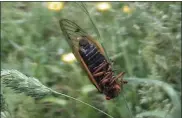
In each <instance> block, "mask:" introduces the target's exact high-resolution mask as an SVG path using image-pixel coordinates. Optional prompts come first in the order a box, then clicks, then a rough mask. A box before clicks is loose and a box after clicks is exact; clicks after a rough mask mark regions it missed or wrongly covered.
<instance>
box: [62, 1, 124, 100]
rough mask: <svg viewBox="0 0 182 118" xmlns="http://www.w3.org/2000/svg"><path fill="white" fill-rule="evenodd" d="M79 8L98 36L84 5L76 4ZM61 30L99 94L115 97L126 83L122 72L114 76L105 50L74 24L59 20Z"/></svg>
mask: <svg viewBox="0 0 182 118" xmlns="http://www.w3.org/2000/svg"><path fill="white" fill-rule="evenodd" d="M77 4H78V5H79V6H80V8H82V9H83V11H84V12H85V13H86V14H87V15H88V17H89V19H90V21H91V23H92V25H93V26H94V27H93V28H95V30H96V31H97V32H96V33H97V35H99V32H98V29H97V28H96V26H95V24H94V23H93V20H92V19H91V17H90V15H89V12H88V10H87V9H86V7H85V5H84V4H83V3H82V4H81V5H80V4H79V3H77ZM59 23H60V27H61V30H62V32H63V34H64V36H65V38H66V40H67V42H68V44H69V46H70V47H71V48H72V52H73V54H74V55H75V57H76V58H77V60H78V61H79V62H80V64H81V66H82V67H83V69H84V70H85V72H86V73H87V75H88V78H89V79H90V81H91V82H92V83H93V85H95V87H96V88H97V89H98V91H99V92H100V93H103V94H105V96H106V99H107V100H110V99H113V98H115V97H117V96H118V95H119V93H120V91H121V88H122V87H123V84H126V83H127V81H125V80H123V79H120V81H119V80H118V79H119V78H122V77H123V75H124V72H120V73H119V74H118V75H115V74H114V71H113V68H112V63H111V62H110V59H108V58H106V57H108V56H106V55H107V53H106V52H105V48H104V47H103V46H102V45H101V44H100V43H99V42H98V40H96V39H94V38H93V37H92V36H90V35H89V34H88V33H87V32H85V30H84V29H82V28H81V27H80V26H79V25H77V24H76V23H75V22H73V21H71V20H68V19H61V20H60V21H59Z"/></svg>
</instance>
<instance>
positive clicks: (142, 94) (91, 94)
mask: <svg viewBox="0 0 182 118" xmlns="http://www.w3.org/2000/svg"><path fill="white" fill-rule="evenodd" d="M85 3H86V5H87V9H88V10H89V12H90V14H91V16H92V18H93V19H95V21H96V22H95V23H96V25H97V27H98V30H99V32H100V33H101V35H102V40H101V41H100V42H102V43H103V45H104V46H105V48H106V49H107V50H106V51H107V53H108V55H109V57H110V58H111V59H112V60H114V62H115V63H114V68H115V69H117V70H116V73H118V72H120V71H125V72H126V73H127V74H126V75H125V77H124V79H126V80H130V81H129V83H128V84H127V85H125V86H124V87H123V89H124V93H125V94H124V95H125V96H126V100H127V103H128V105H129V107H130V109H131V112H132V114H133V116H136V117H143V118H144V117H147V118H154V117H155V118H158V117H160V118H164V117H165V116H166V118H168V117H172V118H173V117H175V118H180V117H181V112H180V109H181V106H179V105H176V103H180V102H181V99H180V98H181V79H180V78H181V56H180V54H181V40H180V39H181V5H180V2H165V3H162V2H110V4H111V5H112V8H111V9H109V10H107V11H103V12H101V11H98V10H97V8H96V3H95V2H85ZM124 6H128V7H129V8H130V9H131V11H130V12H128V13H127V12H124V11H123V10H122V8H123V7H124ZM61 18H67V19H70V20H74V21H76V22H77V23H78V25H79V26H81V27H82V28H84V29H85V30H86V31H87V32H89V33H90V35H91V36H93V37H95V38H96V33H95V31H94V29H93V26H92V25H91V22H90V20H89V19H88V17H87V16H86V14H84V12H83V11H82V9H81V8H79V6H78V5H76V4H75V3H74V2H66V3H65V4H64V8H63V9H62V10H60V11H54V10H50V9H48V8H47V7H46V3H45V2H1V68H3V69H16V70H18V71H20V72H22V73H24V74H26V75H28V76H33V77H36V78H39V79H40V81H41V82H42V83H43V84H44V85H46V86H48V87H50V88H52V89H54V90H56V91H59V92H62V93H65V94H67V95H71V96H73V97H75V98H78V99H80V100H83V101H85V102H87V103H89V104H91V105H93V106H96V107H98V108H100V109H102V110H103V111H105V112H107V113H109V114H110V115H112V116H114V117H115V118H128V117H129V114H131V113H130V112H129V110H128V109H127V107H126V105H125V100H124V98H123V97H122V95H120V96H119V97H118V98H116V99H114V100H111V101H106V100H105V98H104V96H103V95H100V94H99V93H98V92H97V90H96V88H94V86H92V85H91V83H90V81H89V79H88V77H87V76H86V74H85V73H84V71H83V70H82V69H81V67H80V65H79V64H78V63H77V62H75V63H64V62H63V61H62V60H61V55H62V54H66V53H69V52H71V50H70V47H69V45H68V44H67V42H66V40H65V38H64V36H63V34H62V32H61V30H60V27H59V22H58V21H59V19H61ZM131 77H132V78H133V79H130V78H131ZM140 79H143V80H144V81H139V80H140ZM149 80H150V81H149ZM152 80H157V81H152ZM137 81H138V82H137ZM151 81H152V82H151ZM159 82H162V84H160V85H159V84H158V83H159ZM169 90H172V91H169ZM2 95H3V97H2V96H1V98H3V103H4V101H6V104H7V105H6V107H5V108H7V109H8V110H7V111H9V112H10V113H11V117H13V118H68V117H69V118H77V117H80V118H102V117H103V118H105V117H107V116H105V115H103V114H101V113H99V112H98V111H95V110H94V109H91V108H88V107H87V106H85V105H83V104H80V103H77V102H76V101H73V100H71V99H67V98H65V97H62V98H56V97H54V98H44V99H42V101H37V100H34V99H32V98H30V97H27V96H25V95H24V94H13V92H12V91H11V90H9V89H3V94H2ZM173 95H177V97H178V98H176V100H179V101H175V102H174V100H173V98H174V97H176V96H173ZM174 99H175V98H174ZM1 101H2V100H1ZM3 109H4V107H3ZM155 111H157V112H155Z"/></svg>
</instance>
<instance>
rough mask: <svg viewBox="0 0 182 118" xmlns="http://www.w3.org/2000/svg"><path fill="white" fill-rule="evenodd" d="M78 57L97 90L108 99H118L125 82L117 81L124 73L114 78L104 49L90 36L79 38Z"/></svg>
mask: <svg viewBox="0 0 182 118" xmlns="http://www.w3.org/2000/svg"><path fill="white" fill-rule="evenodd" d="M78 47H79V48H78V53H77V54H78V55H79V57H80V58H81V63H82V65H83V66H84V67H85V69H86V71H87V73H88V75H89V78H90V80H91V81H92V83H93V84H94V85H95V86H96V87H97V89H98V90H99V91H100V92H102V93H104V94H105V95H106V99H108V100H109V99H112V98H114V97H116V96H117V95H118V94H119V92H120V89H121V88H120V86H122V84H123V82H118V81H117V79H118V78H120V77H121V76H123V74H124V73H123V72H122V73H120V74H119V75H117V76H116V77H115V76H114V73H113V71H112V67H111V64H110V63H109V62H108V60H107V59H106V58H105V56H104V50H103V48H102V47H101V46H100V45H99V44H98V43H97V42H95V41H94V40H93V39H92V38H91V37H90V36H82V37H79V41H78Z"/></svg>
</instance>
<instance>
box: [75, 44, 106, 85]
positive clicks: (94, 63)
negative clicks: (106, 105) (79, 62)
mask: <svg viewBox="0 0 182 118" xmlns="http://www.w3.org/2000/svg"><path fill="white" fill-rule="evenodd" d="M79 53H80V55H81V57H82V58H83V60H84V62H85V64H86V65H87V67H88V69H89V70H90V72H91V73H92V74H93V72H94V71H95V70H96V69H97V68H98V66H99V65H100V64H101V63H103V62H104V61H105V60H106V59H105V57H104V56H103V55H102V54H101V53H100V52H99V51H98V49H97V48H96V47H95V46H94V45H93V44H89V45H87V46H86V47H84V48H80V50H79ZM94 79H95V80H96V82H97V83H99V82H100V80H101V79H102V77H98V78H94Z"/></svg>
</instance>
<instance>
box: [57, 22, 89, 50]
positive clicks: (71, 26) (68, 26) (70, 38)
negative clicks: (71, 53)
mask: <svg viewBox="0 0 182 118" xmlns="http://www.w3.org/2000/svg"><path fill="white" fill-rule="evenodd" d="M59 24H60V27H61V30H62V32H63V34H64V36H65V38H66V40H67V42H68V44H69V45H70V47H71V48H72V49H73V48H78V41H79V40H77V37H80V36H84V35H87V33H86V32H85V31H84V30H83V29H82V28H81V27H79V26H78V25H77V24H76V23H74V22H73V21H70V20H68V19H61V20H60V21H59Z"/></svg>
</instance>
